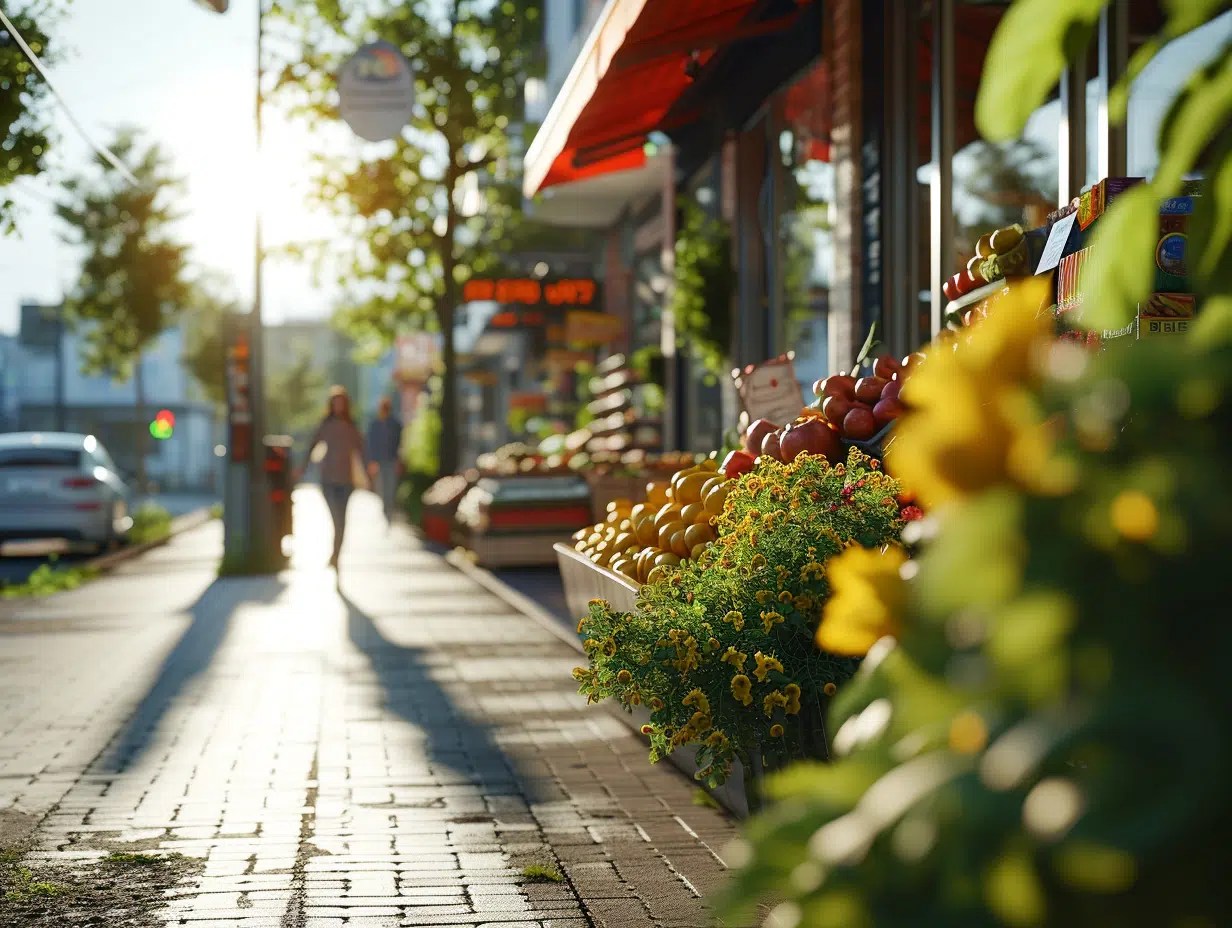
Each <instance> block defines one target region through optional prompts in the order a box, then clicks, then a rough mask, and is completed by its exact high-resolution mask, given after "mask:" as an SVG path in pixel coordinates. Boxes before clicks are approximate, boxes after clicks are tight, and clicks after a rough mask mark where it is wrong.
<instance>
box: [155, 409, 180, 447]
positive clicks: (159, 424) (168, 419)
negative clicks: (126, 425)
mask: <svg viewBox="0 0 1232 928" xmlns="http://www.w3.org/2000/svg"><path fill="white" fill-rule="evenodd" d="M174 432H175V413H173V412H172V411H171V410H169V409H164V410H161V411H160V412H159V414H158V415H157V416H155V417H154V421H153V422H151V423H150V434H151V435H153V436H154V437H155V438H157V439H158V440H159V441H166V440H167V439H168V438H170V437H171V435H172V434H173V433H174Z"/></svg>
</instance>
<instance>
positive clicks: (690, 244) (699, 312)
mask: <svg viewBox="0 0 1232 928" xmlns="http://www.w3.org/2000/svg"><path fill="white" fill-rule="evenodd" d="M680 209H681V212H682V218H683V220H684V221H683V222H682V223H681V226H680V233H679V235H677V237H676V269H675V280H674V282H673V287H672V297H671V302H670V305H669V308H670V309H671V312H672V318H673V320H674V322H675V326H676V339H677V342H678V343H679V344H680V346H681V347H682V348H686V349H688V351H689V353H690V355H691V357H692V358H693V359H694V360H696V361H698V362H699V363H701V365H702V366H703V367H704V368H705V369H706V370H707V371H708V372H709V373H710V374H712V375H719V374H723V373H725V372H726V371H727V369H728V367H729V365H728V363H727V358H728V355H729V354H730V353H731V338H732V331H731V325H732V316H731V309H732V292H733V290H734V289H735V284H736V273H735V269H734V268H733V267H732V260H731V233H730V232H729V231H728V228H727V226H726V224H724V223H723V222H722V221H720V220H718V219H715V218H714V217H712V216H710V215H708V214H707V213H706V212H705V210H703V209H702V208H701V207H700V206H698V205H697V204H696V203H694V202H693V201H692V200H690V199H686V200H683V201H681V204H680Z"/></svg>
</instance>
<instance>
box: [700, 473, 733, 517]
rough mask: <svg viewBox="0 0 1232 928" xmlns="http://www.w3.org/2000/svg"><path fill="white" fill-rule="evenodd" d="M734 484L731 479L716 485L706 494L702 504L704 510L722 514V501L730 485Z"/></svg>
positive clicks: (713, 513) (724, 499) (729, 489)
mask: <svg viewBox="0 0 1232 928" xmlns="http://www.w3.org/2000/svg"><path fill="white" fill-rule="evenodd" d="M734 485H735V484H734V483H733V482H732V481H730V480H729V481H727V482H725V483H720V484H719V485H718V486H717V487H715V488H714V489H712V490H711V491H710V492H709V493H707V494H706V498H705V500H704V502H703V503H702V505H704V506H705V507H706V511H707V512H709V513H711V514H712V515H716V516H719V515H722V514H723V503H724V502H725V501H726V500H727V494H729V493H731V491H732V487H733V486H734Z"/></svg>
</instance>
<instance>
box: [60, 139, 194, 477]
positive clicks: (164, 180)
mask: <svg viewBox="0 0 1232 928" xmlns="http://www.w3.org/2000/svg"><path fill="white" fill-rule="evenodd" d="M110 148H111V150H112V152H114V154H115V155H116V157H117V158H119V159H120V160H121V161H122V162H123V163H124V164H125V165H126V166H127V167H128V169H129V170H130V171H131V172H132V174H133V176H134V177H135V178H136V180H137V183H136V184H132V183H131V182H130V181H129V180H127V179H125V178H124V177H122V176H120V174H119V172H118V171H116V170H115V168H113V167H112V166H111V165H109V164H108V163H107V162H106V161H105V160H104V159H102V158H101V157H99V158H96V160H95V170H94V171H93V172H91V173H89V174H84V175H81V176H78V177H75V178H70V179H69V180H67V181H65V183H64V198H63V201H62V202H61V204H60V206H59V207H58V208H57V210H56V212H57V214H58V216H59V217H60V219H61V221H62V222H63V223H64V224H65V226H66V227H67V230H68V231H67V236H66V240H67V241H68V242H69V243H70V244H72V245H75V246H77V247H79V248H80V249H81V250H82V252H83V255H82V262H81V270H80V272H79V274H78V277H77V280H76V282H75V283H74V284H73V286H72V289H71V290H70V291H69V293H68V295H67V296H66V297H65V301H64V308H65V313H66V315H67V316H68V318H69V319H70V320H71V321H73V322H74V323H84V325H83V329H84V333H85V345H86V350H85V352H84V356H83V370H84V371H85V372H86V373H91V374H106V375H108V376H110V377H112V378H114V379H116V380H121V381H124V380H127V379H128V378H129V377H131V376H132V375H133V374H134V372H136V373H137V375H138V376H137V377H136V381H135V383H136V397H137V411H136V414H137V421H138V422H139V423H140V422H142V421H144V406H145V397H144V395H143V391H144V385H143V384H142V382H141V376H140V370H141V368H140V365H139V364H138V363H137V362H138V361H139V360H140V358H141V356H142V353H143V352H144V351H145V350H146V348H147V347H148V346H149V345H150V344H151V342H153V341H154V340H155V339H157V338H158V337H159V335H161V334H162V333H163V331H164V330H166V329H167V328H168V327H169V326H170V325H172V324H173V323H174V321H175V320H176V319H177V317H178V316H179V314H180V313H181V312H182V310H183V309H184V307H185V306H186V305H188V303H189V302H190V300H191V298H192V286H191V284H190V283H189V281H188V277H187V268H188V250H189V249H188V246H187V245H185V244H183V243H181V242H179V241H177V240H176V238H175V234H174V226H175V223H176V221H177V220H178V219H179V213H178V212H177V210H176V201H177V199H178V198H179V197H180V196H181V194H182V192H183V183H182V181H181V180H180V179H179V178H178V177H176V176H175V175H174V174H173V173H172V172H171V166H170V163H169V161H168V159H167V157H166V156H165V155H164V154H163V152H162V150H161V149H160V148H159V146H158V144H157V143H149V144H146V143H144V142H143V141H142V139H141V138H140V137H139V135H138V134H137V133H136V132H135V131H134V130H131V129H123V130H120V131H119V132H117V133H116V137H115V139H114V141H113V142H112V143H111V145H110ZM137 435H138V461H139V478H140V479H142V480H144V476H145V475H144V467H145V454H144V447H145V441H144V430H143V429H141V428H139V429H138V430H137Z"/></svg>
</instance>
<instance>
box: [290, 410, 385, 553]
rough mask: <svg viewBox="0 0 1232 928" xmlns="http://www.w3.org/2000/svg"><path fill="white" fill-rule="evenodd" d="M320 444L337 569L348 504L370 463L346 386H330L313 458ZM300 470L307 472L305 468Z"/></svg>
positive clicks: (312, 446)
mask: <svg viewBox="0 0 1232 928" xmlns="http://www.w3.org/2000/svg"><path fill="white" fill-rule="evenodd" d="M318 446H324V454H322V455H321V456H320V471H321V493H322V494H323V495H324V497H325V504H326V505H327V506H328V507H329V515H330V518H331V519H332V520H333V523H334V548H333V555H332V556H331V557H330V559H329V566H330V567H333V568H335V569H336V568H337V567H338V556H339V555H340V554H341V553H342V539H343V536H344V535H345V534H346V512H347V503H348V502H350V499H351V493H352V492H354V490H355V484H356V482H357V478H358V480H359V481H362V480H363V479H364V470H365V467H366V465H367V463H368V456H367V453H366V451H365V448H364V439H363V436H362V435H360V433H359V429H358V428H357V427H356V425H355V422H354V421H353V420H352V419H351V397H350V395H349V394H348V393H347V391H346V388H345V387H332V388H330V391H329V405H328V407H327V408H326V412H325V418H324V419H322V420H321V424H320V425H318V426H317V430H316V432H315V433H313V436H312V441H310V442H309V443H308V459H309V460H312V458H313V452H314V451H316V449H317V447H318ZM299 473H300V474H302V473H303V468H302V467H301V468H300V470H299Z"/></svg>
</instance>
